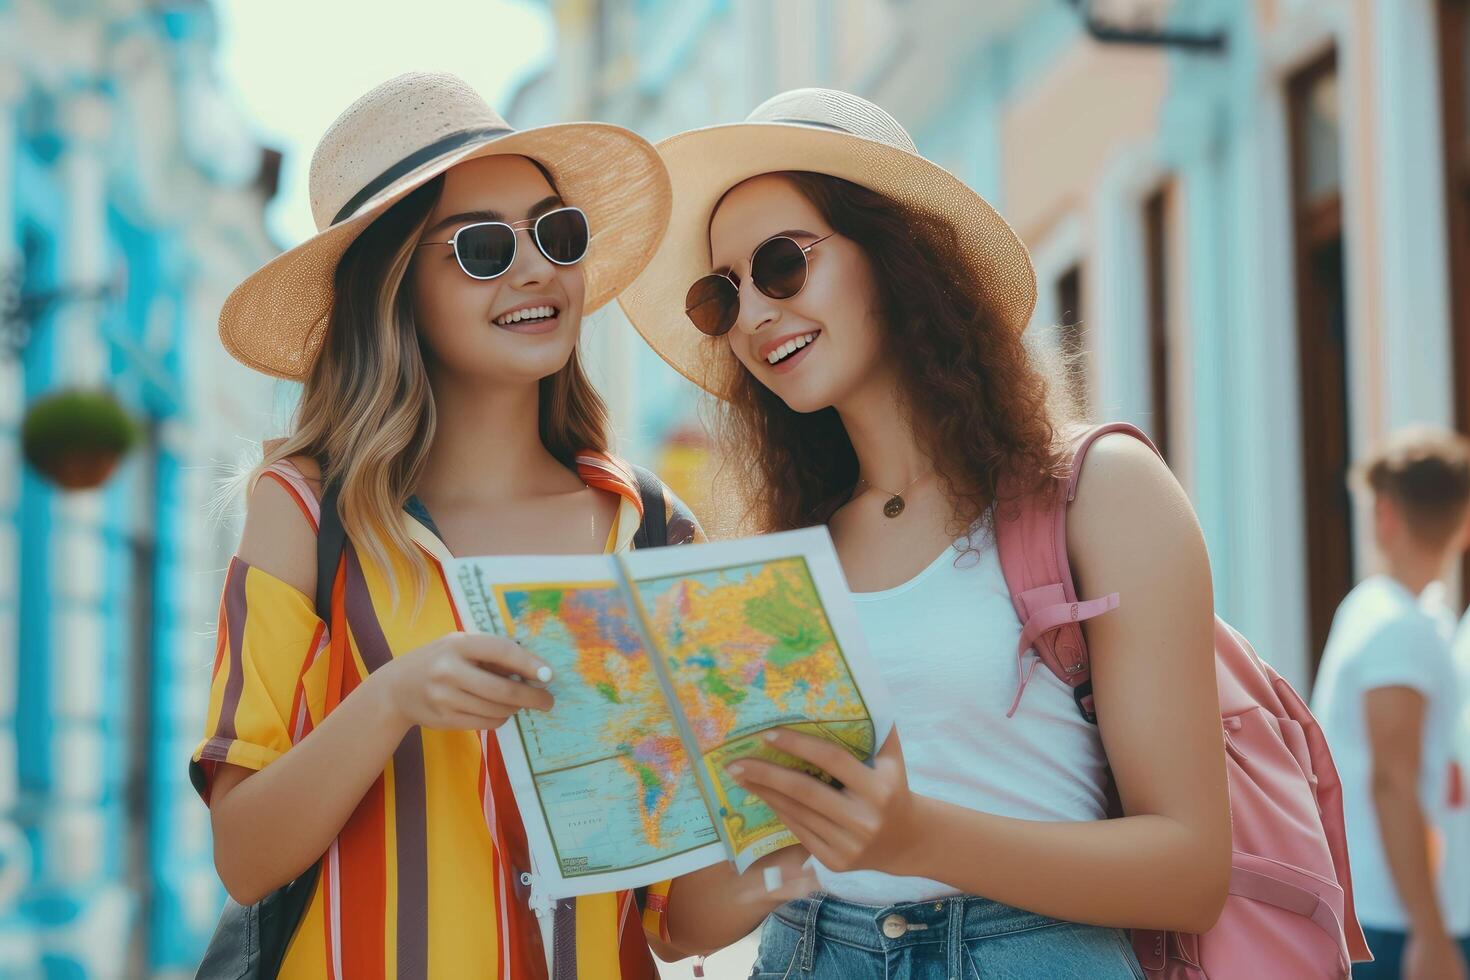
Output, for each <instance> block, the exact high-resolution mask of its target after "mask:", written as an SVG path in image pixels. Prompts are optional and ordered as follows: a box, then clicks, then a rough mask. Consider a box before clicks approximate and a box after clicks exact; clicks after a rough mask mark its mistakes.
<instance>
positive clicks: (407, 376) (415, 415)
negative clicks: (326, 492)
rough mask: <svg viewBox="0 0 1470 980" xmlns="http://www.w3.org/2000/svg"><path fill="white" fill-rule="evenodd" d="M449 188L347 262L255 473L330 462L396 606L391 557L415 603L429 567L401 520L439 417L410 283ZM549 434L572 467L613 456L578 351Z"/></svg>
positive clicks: (368, 238) (422, 200)
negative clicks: (290, 412) (601, 454)
mask: <svg viewBox="0 0 1470 980" xmlns="http://www.w3.org/2000/svg"><path fill="white" fill-rule="evenodd" d="M544 172H545V171H544V170H543V173H544ZM547 179H548V180H550V177H549V176H548V178H547ZM443 184H444V178H443V177H442V176H441V177H438V178H436V179H435V180H433V181H430V182H429V183H427V184H425V185H424V186H423V187H420V188H418V189H417V190H415V191H414V192H413V193H412V194H410V195H408V196H407V197H405V198H404V199H403V200H402V201H400V202H398V203H397V204H395V205H394V206H393V207H392V208H390V209H389V210H388V211H386V212H384V214H383V215H382V217H380V218H378V219H377V220H376V221H374V222H373V223H372V224H371V225H369V226H368V228H367V229H366V230H365V231H364V232H363V233H362V234H361V235H360V236H359V237H358V238H357V240H356V241H354V242H353V243H352V246H351V247H350V248H349V249H348V250H347V252H346V254H345V255H343V257H342V260H341V262H340V263H338V266H337V271H336V276H335V282H334V287H335V297H336V298H335V301H334V303H333V305H332V310H331V312H330V314H329V316H328V322H327V328H326V336H325V338H324V339H323V342H322V347H321V352H320V354H319V355H318V356H317V359H316V363H315V364H314V365H313V366H312V369H311V373H310V374H309V375H308V377H307V379H306V381H305V383H304V387H303V390H302V394H301V400H300V402H299V403H298V405H297V407H296V412H295V416H294V418H293V420H292V424H291V431H290V433H289V434H288V435H287V436H286V437H285V438H284V439H279V440H273V441H271V442H268V443H266V444H265V446H264V458H263V459H262V460H261V462H260V464H259V465H258V466H257V467H255V469H254V470H252V471H251V473H250V474H249V476H248V480H249V481H250V483H251V484H252V485H253V482H254V480H255V479H256V478H257V477H258V476H259V475H260V474H261V473H262V472H263V471H264V470H265V469H266V468H267V467H269V466H271V465H272V464H274V463H276V462H278V461H280V460H283V459H287V458H288V457H292V456H308V457H311V458H312V459H315V460H317V461H318V462H319V463H321V464H322V486H323V487H326V486H328V485H330V484H336V485H338V486H339V487H340V488H341V489H340V491H339V497H338V504H339V512H340V514H341V517H342V525H343V527H344V528H345V529H346V531H347V535H348V537H349V538H350V539H351V540H352V544H353V547H354V548H355V549H356V551H357V553H358V554H359V555H360V556H361V557H362V559H363V560H364V561H370V562H372V563H373V564H375V565H376V566H378V567H380V568H382V569H384V570H385V571H386V572H387V574H388V576H389V581H390V584H391V586H392V591H393V597H394V601H395V602H396V601H397V597H398V582H397V581H396V578H395V577H394V575H393V569H394V565H395V563H394V562H393V561H392V560H391V557H392V556H394V555H397V556H400V557H402V558H403V559H405V560H406V562H407V564H408V566H409V568H410V569H411V574H412V579H413V582H412V585H413V589H412V592H413V595H414V600H415V604H416V605H417V604H418V603H420V602H421V601H422V599H423V596H424V595H425V593H426V589H427V587H428V582H429V566H428V563H427V561H425V559H424V556H423V555H422V554H420V552H419V549H418V548H417V546H415V545H414V543H413V541H412V539H410V537H409V536H408V532H407V531H406V530H405V528H404V525H403V519H402V514H401V512H402V509H403V506H404V504H405V503H406V502H407V501H408V499H409V497H410V496H411V495H412V492H413V487H414V486H415V484H416V483H417V482H418V479H419V477H420V475H421V474H422V473H423V468H424V462H425V460H426V459H427V457H428V453H429V447H430V445H431V444H432V443H433V440H434V430H435V423H436V417H435V408H434V392H433V389H432V388H431V387H430V384H429V377H428V373H427V371H426V370H425V367H424V355H423V349H422V347H421V344H420V339H419V335H418V328H417V326H416V325H415V323H414V316H413V296H412V290H411V288H410V287H409V285H408V284H407V282H406V278H407V273H408V268H409V264H410V262H411V261H412V259H413V256H414V246H415V245H416V244H417V242H418V240H419V237H420V236H421V235H422V234H423V230H424V226H425V225H426V224H427V223H428V219H429V215H430V214H431V213H432V212H433V209H434V205H435V204H436V203H438V200H439V195H440V193H441V192H442V190H443ZM540 430H541V442H542V444H543V445H545V446H546V448H547V449H548V450H549V451H550V452H551V454H552V455H553V456H554V457H556V459H558V460H559V461H561V462H562V463H563V464H564V465H566V466H567V467H568V468H569V469H573V470H575V467H576V461H575V457H576V454H577V453H578V452H579V451H581V450H586V449H591V450H597V451H606V449H607V445H608V435H607V432H608V422H607V409H606V407H605V406H604V404H603V401H602V398H601V396H600V395H598V393H597V391H596V389H594V388H593V387H592V384H591V382H590V381H589V380H588V379H587V376H586V374H585V373H584V372H583V370H582V365H581V361H580V358H579V355H578V352H577V350H575V349H574V350H573V351H572V356H571V357H570V358H569V359H568V360H567V363H566V365H565V366H563V367H562V368H561V370H559V371H557V372H556V373H555V374H553V375H551V376H550V377H546V378H543V379H541V387H540ZM324 618H325V616H324Z"/></svg>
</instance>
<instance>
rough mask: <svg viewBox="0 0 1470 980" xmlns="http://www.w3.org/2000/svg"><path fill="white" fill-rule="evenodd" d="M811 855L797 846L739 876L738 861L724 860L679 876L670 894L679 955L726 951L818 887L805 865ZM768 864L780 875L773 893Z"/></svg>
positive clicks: (673, 934) (672, 936)
mask: <svg viewBox="0 0 1470 980" xmlns="http://www.w3.org/2000/svg"><path fill="white" fill-rule="evenodd" d="M810 856H811V855H810V853H809V852H808V851H807V849H806V848H804V847H801V846H799V845H793V846H791V847H786V848H782V849H781V850H779V851H776V852H775V853H774V854H768V855H766V856H765V857H763V858H761V859H760V860H759V861H757V862H755V864H753V865H751V866H750V867H749V868H748V869H746V872H745V874H736V873H735V865H734V864H731V863H730V862H727V861H722V862H720V863H719V864H716V865H712V866H710V867H708V868H702V869H700V870H699V871H694V872H691V873H690V874H687V875H684V876H683V877H680V878H676V879H674V886H673V888H672V889H671V890H670V892H669V939H670V940H672V943H673V945H674V947H675V949H676V950H677V953H678V955H681V956H693V955H708V954H710V953H713V952H715V951H717V950H721V949H724V948H725V947H726V946H728V945H730V944H731V943H733V942H735V941H736V940H738V939H741V938H742V937H744V936H746V935H748V934H749V933H750V932H751V931H752V930H753V929H755V928H756V926H759V925H760V924H761V922H763V921H764V920H765V917H766V916H767V915H769V914H770V913H771V912H772V911H773V910H775V909H776V908H778V907H779V906H781V905H782V904H784V903H786V902H788V901H790V900H791V899H793V898H802V897H804V896H806V895H809V894H811V893H812V892H813V891H816V889H817V881H816V876H815V875H813V874H812V873H811V872H810V871H808V870H807V869H806V868H804V867H802V865H803V864H804V863H805V862H806V859H807V858H808V857H810ZM767 868H777V869H779V870H780V874H781V884H780V887H778V888H776V889H774V890H772V891H767V890H766V886H765V870H766V869H767ZM661 955H662V954H661ZM666 958H667V957H666Z"/></svg>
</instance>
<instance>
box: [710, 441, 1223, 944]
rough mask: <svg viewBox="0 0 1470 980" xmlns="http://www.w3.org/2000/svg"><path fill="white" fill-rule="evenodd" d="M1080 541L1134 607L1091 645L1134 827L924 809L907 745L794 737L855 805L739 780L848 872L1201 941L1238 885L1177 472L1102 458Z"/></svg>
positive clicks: (1081, 570) (787, 782)
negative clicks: (1199, 935)
mask: <svg viewBox="0 0 1470 980" xmlns="http://www.w3.org/2000/svg"><path fill="white" fill-rule="evenodd" d="M1068 527H1069V531H1068V545H1069V549H1068V550H1069V553H1070V555H1071V557H1072V567H1073V568H1074V569H1075V570H1076V573H1077V576H1078V581H1079V587H1080V589H1081V591H1082V594H1083V595H1084V596H1088V595H1106V594H1108V593H1112V592H1117V593H1119V594H1120V595H1121V597H1122V605H1121V607H1120V608H1119V609H1118V610H1117V611H1115V612H1113V613H1110V614H1108V615H1107V616H1104V617H1102V618H1101V619H1098V620H1094V621H1092V622H1090V623H1088V624H1086V633H1087V642H1088V648H1089V650H1090V652H1091V657H1092V676H1093V685H1094V694H1095V699H1096V703H1097V706H1098V714H1099V721H1100V727H1101V734H1102V739H1103V743H1104V745H1105V746H1106V748H1107V754H1108V759H1109V764H1110V766H1111V768H1112V770H1113V775H1114V778H1115V779H1116V781H1117V784H1118V790H1119V793H1120V796H1121V798H1122V802H1123V808H1124V811H1125V812H1126V813H1127V814H1128V815H1127V816H1125V817H1122V818H1119V819H1116V820H1099V821H1088V822H1081V823H1056V822H1045V821H1032V820H1017V819H1011V818H1007V817H999V816H995V815H992V814H987V813H980V812H977V811H974V810H970V809H967V808H964V807H958V806H954V805H951V804H947V803H942V802H940V801H938V800H933V799H928V798H925V797H920V796H918V795H916V794H912V793H910V792H909V790H908V782H907V777H906V776H905V774H904V768H903V757H902V750H901V748H900V746H899V744H898V739H897V738H896V737H891V738H890V739H889V741H888V742H887V743H885V745H884V747H883V749H882V750H881V751H880V752H879V755H878V758H877V764H876V765H875V766H874V767H873V768H872V769H869V768H867V767H865V766H862V765H861V764H859V763H857V762H856V761H855V760H853V759H851V757H847V756H844V754H843V753H841V752H840V751H837V750H833V749H832V748H831V747H829V746H828V745H827V744H826V743H822V742H820V740H817V739H811V738H808V737H805V736H802V735H800V734H798V733H794V732H783V733H782V734H781V735H780V736H779V740H778V745H779V746H780V747H781V748H782V749H785V750H787V751H790V752H792V753H793V754H796V755H801V756H804V757H805V758H807V759H808V760H809V761H811V762H813V763H815V764H817V765H819V766H821V767H822V768H824V769H826V770H827V771H828V772H830V773H832V775H834V776H836V777H837V778H838V779H839V780H841V781H842V782H843V783H844V784H845V787H844V789H842V790H836V789H834V788H832V787H830V786H827V785H825V784H823V783H822V782H820V781H818V780H816V779H813V778H811V777H809V776H806V775H805V774H803V773H799V772H796V771H794V770H790V769H785V768H782V767H779V766H773V765H770V764H766V763H761V762H758V761H755V760H742V762H740V763H739V764H738V765H739V766H740V768H741V774H740V775H738V776H736V777H735V778H736V779H737V781H740V782H742V784H743V785H747V786H749V787H750V788H751V790H752V791H754V792H756V793H758V794H759V795H760V796H761V797H762V798H763V799H765V800H766V801H767V802H768V803H770V804H771V806H772V807H773V808H774V809H775V810H776V812H777V814H778V815H779V816H780V817H781V818H782V820H783V821H784V822H785V823H786V824H787V826H789V827H791V828H792V829H793V830H794V831H795V832H796V833H797V835H798V836H799V837H800V838H801V839H802V841H803V843H805V844H806V845H807V846H808V847H809V848H810V849H811V851H812V853H813V854H815V855H816V856H817V857H818V858H820V859H821V860H822V862H823V863H824V864H826V865H827V866H828V867H832V868H834V869H835V870H839V871H845V870H851V869H857V868H876V869H878V870H881V871H887V872H889V873H892V874H899V875H921V876H924V877H928V878H934V879H937V880H939V881H943V882H945V883H947V884H950V885H953V886H954V887H956V888H959V889H961V890H962V891H965V892H968V893H971V894H978V895H985V896H986V897H988V898H992V899H995V900H996V901H1000V902H1004V903H1006V904H1010V905H1015V906H1019V907H1021V908H1026V909H1030V910H1032V911H1035V912H1039V913H1041V914H1044V915H1050V916H1054V917H1056V918H1059V919H1065V920H1070V921H1075V922H1086V923H1094V924H1099V925H1107V926H1120V927H1140V928H1154V929H1171V930H1181V931H1187V932H1201V931H1204V930H1206V929H1208V928H1209V927H1210V926H1211V925H1213V924H1214V922H1215V919H1216V918H1217V917H1218V916H1219V912H1220V909H1221V907H1222V906H1223V904H1224V901H1225V896H1226V890H1227V886H1228V880H1229V871H1230V811H1229V799H1228V796H1227V791H1226V780H1225V753H1224V748H1223V744H1222V737H1221V732H1220V720H1219V718H1220V716H1219V702H1218V695H1217V693H1216V688H1215V666H1214V656H1213V652H1214V642H1213V630H1214V616H1213V599H1212V595H1211V584H1210V572H1209V562H1208V559H1207V556H1206V554H1205V548H1204V542H1203V539H1202V537H1201V535H1200V532H1199V527H1198V524H1197V523H1196V521H1195V519H1194V515H1193V513H1192V511H1191V509H1190V507H1189V503H1188V501H1187V499H1186V498H1185V496H1184V493H1183V491H1182V490H1181V489H1180V488H1179V485H1178V484H1177V483H1176V482H1175V481H1174V479H1173V477H1172V475H1170V474H1169V472H1168V470H1167V469H1166V468H1165V467H1164V466H1163V464H1162V463H1160V462H1159V460H1158V459H1157V458H1156V457H1154V456H1153V454H1152V453H1150V452H1149V450H1148V449H1147V447H1145V446H1143V445H1142V444H1141V443H1139V442H1137V441H1136V440H1133V439H1131V438H1128V437H1124V436H1110V437H1104V438H1103V439H1102V440H1100V441H1099V442H1098V443H1097V444H1096V446H1095V447H1094V449H1093V451H1092V452H1091V453H1090V454H1089V456H1088V459H1087V461H1086V463H1085V464H1084V469H1083V478H1082V483H1081V488H1080V490H1079V493H1078V497H1077V500H1076V501H1075V502H1074V503H1073V505H1072V508H1071V513H1070V514H1069V519H1068ZM1002 723H1003V722H1002ZM733 772H734V768H733V767H732V774H733Z"/></svg>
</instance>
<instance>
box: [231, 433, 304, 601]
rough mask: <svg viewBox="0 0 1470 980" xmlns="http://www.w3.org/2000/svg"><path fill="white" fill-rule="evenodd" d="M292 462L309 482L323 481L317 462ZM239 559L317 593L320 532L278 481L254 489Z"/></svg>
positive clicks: (297, 459) (260, 483) (258, 483)
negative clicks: (314, 528) (317, 557)
mask: <svg viewBox="0 0 1470 980" xmlns="http://www.w3.org/2000/svg"><path fill="white" fill-rule="evenodd" d="M291 462H292V463H294V464H296V466H297V468H298V469H299V470H301V474H302V476H303V477H305V478H306V479H307V481H308V482H314V481H316V480H318V479H319V478H320V474H319V470H318V468H317V466H316V463H315V461H313V460H311V459H308V458H306V457H299V456H298V457H292V458H291ZM307 467H310V469H309V470H308V469H307ZM313 489H314V490H315V489H317V487H316V486H313ZM236 555H237V556H238V557H239V558H240V560H241V561H244V562H246V563H247V564H249V565H251V566H253V567H255V568H259V569H260V570H261V571H264V572H268V573H269V574H271V575H274V576H275V577H276V578H278V579H280V580H281V581H283V582H285V583H286V584H287V585H290V586H292V587H293V588H296V589H298V590H300V591H301V592H304V593H305V594H306V595H313V594H314V593H315V592H316V532H315V531H314V530H313V529H312V526H311V524H310V522H308V520H307V518H306V515H305V514H303V513H302V512H301V507H300V506H299V505H298V504H297V503H296V499H295V498H294V497H293V496H292V495H291V492H290V491H289V490H287V489H286V488H285V487H283V486H282V485H281V484H280V483H278V482H277V481H275V480H271V479H260V480H256V481H255V485H254V486H252V487H251V488H250V493H249V496H248V497H247V499H246V504H245V530H244V531H243V532H242V533H241V535H240V547H239V549H238V550H237V551H236Z"/></svg>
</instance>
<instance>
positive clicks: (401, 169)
mask: <svg viewBox="0 0 1470 980" xmlns="http://www.w3.org/2000/svg"><path fill="white" fill-rule="evenodd" d="M498 154H518V155H522V156H526V157H530V158H531V159H533V160H535V161H537V162H538V163H540V164H541V165H542V166H544V167H545V168H546V170H547V171H548V172H549V173H550V174H551V177H552V180H553V181H555V183H556V188H557V191H558V192H559V193H560V194H561V196H562V198H563V199H564V200H565V201H566V202H567V203H568V204H572V205H576V206H577V207H580V208H581V209H582V210H583V211H584V212H586V214H587V222H588V225H589V226H590V227H591V230H592V240H591V243H590V245H589V247H588V250H587V257H586V258H585V259H584V260H583V261H582V268H583V270H584V273H585V275H586V282H587V287H586V288H587V293H586V296H587V299H586V304H585V308H586V310H587V311H588V312H591V311H592V310H595V309H597V308H598V307H599V306H602V305H603V304H604V303H606V302H607V301H608V300H610V299H612V298H613V297H614V296H616V295H617V294H618V292H619V291H621V290H622V289H623V288H624V287H626V286H627V285H628V283H629V282H631V281H632V279H633V277H634V276H636V275H637V274H638V272H639V270H641V269H642V268H643V265H644V263H645V262H647V261H648V258H649V256H650V255H652V254H653V251H654V249H655V248H656V247H657V245H658V242H659V239H660V238H661V237H662V236H663V233H664V228H665V225H666V224H667V222H668V216H669V206H670V198H669V179H668V174H667V172H666V171H665V169H664V166H663V163H662V162H661V161H660V160H659V157H658V154H657V152H656V151H655V150H654V148H653V147H652V146H650V145H649V143H648V142H647V141H646V140H644V139H643V138H642V137H640V136H637V135H635V134H634V133H632V132H630V131H628V130H626V129H623V128H622V127H620V126H611V125H607V124H604V123H564V124H560V125H554V126H540V127H537V128H535V129H527V130H523V131H517V130H514V129H512V128H511V127H510V126H509V125H507V124H506V122H505V120H504V119H502V118H501V117H500V116H499V115H497V114H496V112H495V111H494V110H493V109H491V108H490V106H489V105H487V104H486V102H485V100H484V99H482V98H481V97H480V95H479V94H478V93H477V92H475V90H474V89H472V88H470V87H469V85H467V84H466V83H465V82H463V81H462V80H460V79H459V78H456V77H455V76H453V75H445V74H426V73H418V72H416V73H411V74H406V75H400V76H398V77H397V78H394V79H390V80H389V81H387V82H384V83H383V84H381V85H379V86H378V87H377V88H375V89H373V90H372V91H371V92H369V93H367V94H366V95H364V96H363V97H362V98H360V99H358V100H357V101H356V102H354V103H353V104H352V105H351V106H349V107H348V108H347V110H346V111H344V112H343V113H342V115H340V116H338V117H337V119H336V121H335V122H333V123H332V125H331V127H330V128H329V129H328V130H327V132H326V135H324V136H323V137H322V139H321V142H320V143H318V144H317V148H316V152H315V153H314V154H313V155H312V158H311V175H310V193H311V211H312V216H313V217H314V218H315V219H316V227H317V233H316V234H315V235H314V236H312V237H311V238H309V239H308V240H307V241H305V242H303V243H301V244H300V245H298V246H296V247H295V248H293V249H291V250H290V251H287V252H285V253H283V254H281V255H279V256H277V257H276V258H274V259H272V260H271V261H270V262H268V263H266V264H265V265H264V266H263V267H261V268H260V269H259V270H258V271H257V272H255V273H254V274H253V275H251V276H250V278H248V279H246V280H245V281H244V282H243V283H241V284H240V285H239V286H237V287H236V288H235V290H234V292H232V293H231V294H230V296H229V299H227V300H226V301H225V305H224V308H223V310H222V311H221V312H220V319H219V333H220V340H221V341H222V342H223V343H224V346H225V349H226V350H228V351H229V352H230V353H231V354H232V355H234V356H235V357H236V358H237V359H239V360H240V361H242V362H243V363H245V364H246V365H248V366H250V367H252V368H255V369H256V370H257V371H263V372H265V373H266V374H271V375H275V376H276V377H279V378H287V379H290V380H293V381H300V380H302V379H303V378H305V377H306V375H307V373H308V372H309V371H310V370H311V365H312V362H313V361H314V360H315V359H316V353H317V351H318V350H320V348H321V345H322V339H323V337H324V336H325V335H326V329H327V321H328V316H329V314H330V313H331V308H332V299H333V295H332V294H333V288H332V278H333V274H334V272H335V270H336V267H337V263H338V261H339V260H340V259H341V258H342V255H343V253H344V252H346V251H347V247H348V246H349V245H351V244H352V242H353V240H354V239H356V238H357V236H358V235H360V234H361V233H362V231H363V229H365V228H366V227H367V226H368V225H369V224H371V223H372V221H373V220H374V219H375V218H377V217H378V216H380V215H381V214H382V213H383V212H384V211H386V210H387V209H388V208H389V207H391V206H392V205H393V204H394V203H395V202H397V201H399V200H401V199H402V198H403V197H404V196H405V195H406V194H408V193H409V192H410V191H412V190H413V189H414V188H416V187H420V186H422V185H423V184H425V183H427V182H428V181H430V180H432V179H433V178H434V177H437V176H438V175H440V174H442V173H444V172H445V171H446V170H448V169H449V168H451V167H453V166H454V165H455V164H458V163H463V162H464V161H466V160H472V159H474V158H476V157H483V156H492V155H498Z"/></svg>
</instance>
